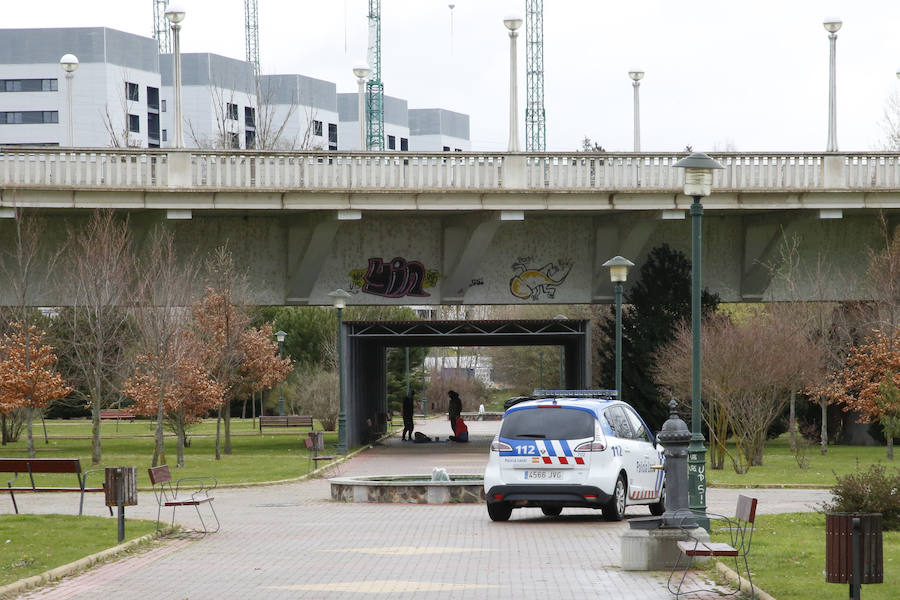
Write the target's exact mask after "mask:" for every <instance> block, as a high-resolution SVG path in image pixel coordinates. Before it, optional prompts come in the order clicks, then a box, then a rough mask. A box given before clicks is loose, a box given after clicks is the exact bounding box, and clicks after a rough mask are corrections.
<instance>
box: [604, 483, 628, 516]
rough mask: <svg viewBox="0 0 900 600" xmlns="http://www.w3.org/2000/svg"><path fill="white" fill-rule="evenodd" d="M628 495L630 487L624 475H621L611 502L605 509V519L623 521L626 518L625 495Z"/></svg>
mask: <svg viewBox="0 0 900 600" xmlns="http://www.w3.org/2000/svg"><path fill="white" fill-rule="evenodd" d="M627 493H628V486H627V485H626V484H625V477H624V475H619V478H618V479H616V487H615V489H614V490H613V493H612V496H611V497H610V499H609V502H607V503H606V505H605V506H604V507H603V518H604V519H606V520H607V521H621V520H622V518H623V517H624V516H625V495H626V494H627Z"/></svg>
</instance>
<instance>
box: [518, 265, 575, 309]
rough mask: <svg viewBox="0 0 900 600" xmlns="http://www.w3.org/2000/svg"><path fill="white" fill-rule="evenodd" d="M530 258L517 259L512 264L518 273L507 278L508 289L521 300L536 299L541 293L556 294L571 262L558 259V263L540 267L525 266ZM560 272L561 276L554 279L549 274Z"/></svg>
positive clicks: (552, 295)
mask: <svg viewBox="0 0 900 600" xmlns="http://www.w3.org/2000/svg"><path fill="white" fill-rule="evenodd" d="M528 261H530V259H519V260H518V261H517V262H516V263H514V264H513V268H514V269H519V271H520V272H519V273H518V274H517V275H515V276H513V278H512V279H510V280H509V291H510V293H512V295H513V296H515V297H516V298H521V299H523V300H527V299H529V298H530V299H532V300H537V299H539V298H540V297H541V295H542V294H544V295H546V296H547V297H549V298H553V297H555V296H556V288H557V287H559V286H560V285H561V284H562V283H563V282H564V281H565V280H566V277H567V276H568V275H569V271H570V270H571V268H572V263H571V262H570V261H567V260H560V261H558V264H555V265H554V264H553V263H548V264H546V265H544V266H543V267H541V268H540V269H528V268H526V262H528ZM558 273H561V274H562V276H561V277H559V278H557V279H554V278H553V277H552V276H551V275H556V274H558Z"/></svg>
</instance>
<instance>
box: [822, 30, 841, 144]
mask: <svg viewBox="0 0 900 600" xmlns="http://www.w3.org/2000/svg"><path fill="white" fill-rule="evenodd" d="M841 25H843V22H842V21H841V20H840V19H835V18H828V19H825V20H824V21H822V26H823V27H825V31H827V32H828V41H829V48H830V50H829V54H828V145H827V146H826V147H825V151H826V152H837V149H838V145H837V100H836V97H835V96H836V89H835V87H836V86H835V82H834V63H835V56H836V52H837V32H838V30H839V29H840V28H841Z"/></svg>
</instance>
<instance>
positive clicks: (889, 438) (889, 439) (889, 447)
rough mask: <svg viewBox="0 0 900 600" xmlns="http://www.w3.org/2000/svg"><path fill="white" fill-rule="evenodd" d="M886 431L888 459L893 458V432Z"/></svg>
mask: <svg viewBox="0 0 900 600" xmlns="http://www.w3.org/2000/svg"><path fill="white" fill-rule="evenodd" d="M886 433H887V457H888V460H894V436H893V435H891V434H892V433H893V432H890V431H888V432H886Z"/></svg>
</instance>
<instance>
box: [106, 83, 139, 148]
mask: <svg viewBox="0 0 900 600" xmlns="http://www.w3.org/2000/svg"><path fill="white" fill-rule="evenodd" d="M128 79H129V77H128V72H127V71H123V72H122V85H120V86H119V92H118V94H117V98H118V108H119V110H121V114H116V113H118V111H112V110H111V108H110V105H109V102H107V103H106V104H104V105H103V114H102V115H101V117H102V119H103V127H104V128H105V129H106V133H107V134H109V145H110V146H112V147H113V148H139V147H140V146H141V145H142V144H141V140H140V139H139V138H135V137H134V136H133V135H132V131H131V123H130V119H129V115H130V114H131V110H130V108H131V106H130V105H129V103H130V102H134V101H133V100H130V99H129V97H128V86H129V84H130V82H129V81H128ZM131 85H136V84H131Z"/></svg>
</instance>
